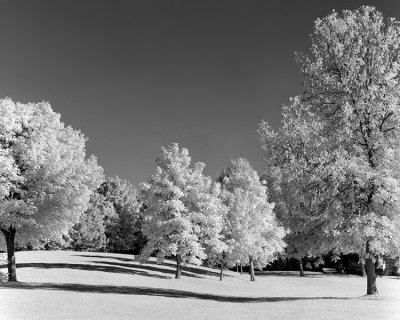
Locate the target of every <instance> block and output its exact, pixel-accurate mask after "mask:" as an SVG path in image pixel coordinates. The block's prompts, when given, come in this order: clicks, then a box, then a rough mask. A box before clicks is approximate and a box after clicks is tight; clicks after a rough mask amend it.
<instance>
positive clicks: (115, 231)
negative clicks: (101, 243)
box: [98, 177, 145, 252]
mask: <svg viewBox="0 0 400 320" xmlns="http://www.w3.org/2000/svg"><path fill="white" fill-rule="evenodd" d="M98 193H100V194H101V195H102V196H103V197H104V199H105V201H107V202H108V203H110V204H112V206H113V208H114V210H115V213H116V215H115V217H113V218H112V222H113V223H110V224H109V226H108V227H107V228H106V234H107V238H108V243H107V249H108V251H112V252H127V251H131V252H139V251H140V250H141V249H142V248H143V246H144V243H145V238H144V236H143V234H142V232H141V221H142V214H141V211H140V208H141V205H142V202H141V200H140V197H139V195H138V192H137V190H136V188H135V187H134V186H133V185H132V184H131V183H129V182H128V181H127V180H123V179H120V178H118V177H115V178H107V179H106V181H104V182H103V183H102V184H101V186H100V188H99V189H98Z"/></svg>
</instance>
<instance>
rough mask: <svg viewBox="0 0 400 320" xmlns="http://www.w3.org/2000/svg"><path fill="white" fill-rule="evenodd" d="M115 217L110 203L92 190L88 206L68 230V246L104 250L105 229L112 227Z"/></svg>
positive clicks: (78, 248)
mask: <svg viewBox="0 0 400 320" xmlns="http://www.w3.org/2000/svg"><path fill="white" fill-rule="evenodd" d="M115 218H116V213H115V211H114V208H113V206H112V204H111V203H110V202H108V201H106V200H105V198H104V197H103V196H102V195H100V194H98V193H97V192H94V193H93V194H92V196H91V197H90V201H89V206H88V208H87V209H86V211H85V212H84V213H83V214H82V215H81V217H80V218H79V221H78V222H77V223H75V224H74V226H73V227H72V228H71V229H70V231H69V237H70V239H71V242H70V246H71V247H72V248H74V249H75V250H79V251H80V250H86V251H105V250H106V248H107V240H108V239H107V237H106V229H107V228H113V226H114V223H113V220H114V219H115Z"/></svg>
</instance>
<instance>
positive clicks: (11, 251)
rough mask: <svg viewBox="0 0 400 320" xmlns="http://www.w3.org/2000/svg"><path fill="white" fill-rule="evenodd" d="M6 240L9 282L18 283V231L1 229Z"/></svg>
mask: <svg viewBox="0 0 400 320" xmlns="http://www.w3.org/2000/svg"><path fill="white" fill-rule="evenodd" d="M1 231H2V232H3V234H4V237H5V238H6V244H7V258H8V281H12V282H15V281H17V267H16V264H15V244H14V240H15V232H16V230H15V229H14V228H12V227H10V228H9V229H8V230H6V229H1Z"/></svg>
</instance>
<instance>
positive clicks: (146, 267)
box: [91, 261, 201, 279]
mask: <svg viewBox="0 0 400 320" xmlns="http://www.w3.org/2000/svg"><path fill="white" fill-rule="evenodd" d="M91 262H92V263H98V264H107V265H110V266H118V267H124V268H133V269H140V270H147V271H153V272H161V273H168V274H173V275H175V269H165V268H157V267H154V266H149V265H144V264H139V263H138V264H134V265H133V264H131V263H122V262H109V261H91ZM165 265H166V266H167V267H174V266H173V265H170V264H165ZM181 274H182V276H185V277H192V278H201V277H200V276H198V275H197V274H192V273H188V272H185V268H182V271H181ZM164 278H168V279H170V277H165V276H164Z"/></svg>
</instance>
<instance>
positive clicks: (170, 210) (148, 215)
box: [140, 143, 222, 279]
mask: <svg viewBox="0 0 400 320" xmlns="http://www.w3.org/2000/svg"><path fill="white" fill-rule="evenodd" d="M156 163H157V169H156V173H155V174H154V175H153V176H152V177H151V178H150V179H149V181H148V182H147V183H143V184H142V193H143V199H144V203H145V206H146V209H145V211H144V217H143V224H142V232H143V234H144V235H145V236H146V238H147V240H148V241H147V243H146V246H145V247H144V249H143V251H142V253H141V257H140V258H141V259H142V260H146V259H148V257H149V256H150V255H151V254H152V253H153V252H156V253H157V259H158V261H160V260H162V259H164V258H165V257H169V256H174V257H175V259H176V266H177V268H176V275H175V278H177V279H179V278H180V277H181V265H182V263H193V264H197V265H199V264H201V262H202V261H203V260H204V259H205V258H206V248H207V246H208V247H210V246H215V247H217V246H218V245H219V244H220V243H219V239H220V230H221V228H222V219H220V216H219V210H218V208H219V205H220V203H219V201H218V197H217V196H216V193H217V192H218V191H217V188H215V187H214V186H213V184H212V182H211V179H210V178H207V177H204V176H203V173H202V171H203V168H204V164H202V163H196V164H195V165H194V167H191V165H190V164H191V158H190V156H189V152H188V150H187V149H184V148H183V149H180V148H179V145H178V144H176V143H175V144H172V145H171V146H169V147H168V148H161V155H160V156H159V158H158V159H157V160H156Z"/></svg>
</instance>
